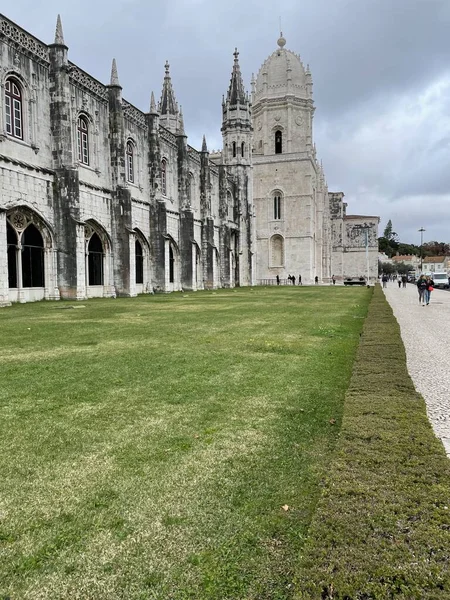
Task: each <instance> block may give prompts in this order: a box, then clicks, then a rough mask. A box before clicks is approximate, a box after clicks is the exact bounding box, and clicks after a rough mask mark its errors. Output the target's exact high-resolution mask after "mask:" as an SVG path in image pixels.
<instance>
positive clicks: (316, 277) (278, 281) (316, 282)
mask: <svg viewBox="0 0 450 600" xmlns="http://www.w3.org/2000/svg"><path fill="white" fill-rule="evenodd" d="M287 279H288V281H289V283H292V285H295V281H296V279H295V275H290V274H289V275H288V276H287ZM332 281H333V285H336V277H335V276H334V275H333V277H332ZM314 283H315V284H316V285H319V277H318V275H316V276H315V277H314ZM280 284H281V279H280V276H279V275H277V285H280ZM298 285H303V283H302V276H301V275H299V276H298Z"/></svg>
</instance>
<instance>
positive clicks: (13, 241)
mask: <svg viewBox="0 0 450 600" xmlns="http://www.w3.org/2000/svg"><path fill="white" fill-rule="evenodd" d="M17 241H18V240H17V233H16V231H15V229H14V227H12V226H11V225H10V224H9V223H8V222H6V244H7V246H8V287H10V288H16V287H18V286H17Z"/></svg>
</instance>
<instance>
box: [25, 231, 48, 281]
mask: <svg viewBox="0 0 450 600" xmlns="http://www.w3.org/2000/svg"><path fill="white" fill-rule="evenodd" d="M22 280H23V287H44V240H43V239H42V235H41V234H40V231H39V229H37V227H35V226H34V225H33V224H32V223H31V224H30V225H28V227H27V228H26V229H25V231H24V232H23V234H22Z"/></svg>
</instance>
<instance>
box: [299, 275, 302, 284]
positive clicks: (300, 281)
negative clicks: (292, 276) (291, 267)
mask: <svg viewBox="0 0 450 600" xmlns="http://www.w3.org/2000/svg"><path fill="white" fill-rule="evenodd" d="M298 285H303V283H302V276H301V275H299V276H298Z"/></svg>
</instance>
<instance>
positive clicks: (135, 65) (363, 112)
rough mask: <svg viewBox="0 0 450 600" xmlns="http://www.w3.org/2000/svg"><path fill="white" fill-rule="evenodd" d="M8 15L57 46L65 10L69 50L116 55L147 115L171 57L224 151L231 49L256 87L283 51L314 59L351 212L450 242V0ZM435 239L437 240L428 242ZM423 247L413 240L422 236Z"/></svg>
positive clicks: (165, 4)
mask: <svg viewBox="0 0 450 600" xmlns="http://www.w3.org/2000/svg"><path fill="white" fill-rule="evenodd" d="M3 10H5V11H6V12H7V16H9V17H10V18H12V19H13V20H15V21H16V22H17V23H18V24H19V25H22V26H23V27H24V28H25V29H27V30H28V31H30V32H31V33H33V34H35V35H36V36H37V37H39V38H41V39H42V40H43V41H45V42H51V41H52V38H53V34H54V26H55V21H56V14H57V13H58V12H60V13H61V14H62V18H63V27H64V33H65V38H66V43H67V44H68V46H69V53H70V58H71V60H73V61H74V62H76V63H77V64H79V66H80V67H82V68H84V69H85V70H87V71H89V72H90V73H91V74H92V75H93V76H95V77H97V78H98V79H100V80H102V81H105V82H106V81H107V80H108V77H109V71H110V65H111V59H112V58H113V56H115V57H116V59H117V63H118V68H119V77H120V81H121V84H122V86H123V88H124V92H123V93H124V96H125V98H127V100H129V101H130V102H133V103H134V104H136V106H138V107H139V108H141V109H143V110H146V109H147V107H148V103H149V98H150V92H151V91H152V90H153V91H154V92H155V94H156V96H157V97H158V96H159V94H160V91H161V85H162V80H163V76H164V62H165V60H166V59H168V60H169V62H170V64H171V74H172V79H173V84H174V87H175V92H176V96H177V100H178V101H179V103H180V104H182V105H183V112H184V116H185V125H186V130H187V133H188V135H189V143H191V144H192V145H194V146H197V147H199V145H200V144H201V137H202V135H203V133H205V134H206V136H207V139H208V145H209V147H210V148H218V147H220V145H221V136H220V125H221V122H220V121H221V98H222V94H223V93H225V92H226V89H227V86H228V82H229V78H230V73H231V68H232V63H233V56H232V53H233V50H234V47H235V46H238V48H239V50H240V62H241V68H242V71H243V74H244V77H245V80H246V82H247V85H248V86H249V82H250V76H251V73H252V72H254V73H257V71H258V69H259V67H260V65H261V64H262V62H263V61H264V60H265V58H266V57H267V56H268V55H269V54H270V53H271V52H272V51H273V50H274V49H275V47H276V39H277V37H278V33H279V32H278V16H279V14H280V13H281V16H282V27H283V33H284V35H285V37H286V39H287V46H288V47H289V48H290V49H292V50H294V51H295V52H297V53H299V54H300V55H301V57H302V60H303V62H304V63H305V64H306V63H310V65H311V69H312V74H313V80H314V98H315V103H316V107H317V111H316V116H315V127H316V141H317V145H318V153H319V156H320V157H322V158H323V159H324V166H325V172H326V175H327V179H328V182H329V185H330V189H339V190H343V191H344V192H345V193H346V197H347V200H348V201H349V204H350V205H349V211H350V212H353V213H362V212H367V213H369V214H370V213H375V214H380V215H381V217H382V220H383V222H385V221H387V219H388V218H392V219H393V221H394V224H395V228H396V230H397V231H398V232H399V233H400V235H401V236H402V237H405V238H406V237H407V236H409V235H411V236H415V235H416V233H415V230H416V229H418V228H419V227H420V226H422V225H423V226H424V227H426V228H427V230H428V229H430V230H431V231H432V232H433V237H435V238H437V239H442V240H450V231H449V229H450V217H449V215H450V169H449V168H448V165H450V147H449V140H450V118H449V117H450V86H449V87H447V88H446V87H445V86H444V87H442V88H440V87H437V88H436V82H439V81H445V79H446V78H447V80H449V81H450V76H449V73H450V43H449V42H448V30H449V26H450V2H448V0H304V1H303V2H298V0H284V2H283V3H282V4H280V3H279V2H278V1H277V2H276V1H275V0H229V1H228V2H227V3H219V2H211V0H208V1H206V0H190V1H189V0H165V1H163V0H158V1H152V2H148V0H114V1H113V2H109V1H107V0H95V2H92V1H89V2H88V0H79V1H78V2H76V3H74V2H72V0H45V2H44V0H41V1H40V2H38V1H36V0H16V1H15V2H14V3H12V4H10V5H8V6H7V7H5V8H4V9H3ZM428 239H430V238H428ZM411 241H414V240H413V239H411Z"/></svg>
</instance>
